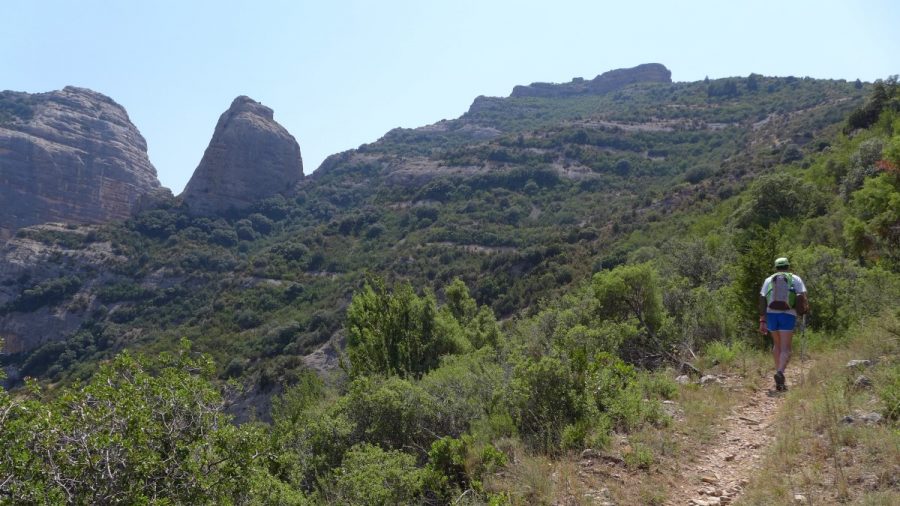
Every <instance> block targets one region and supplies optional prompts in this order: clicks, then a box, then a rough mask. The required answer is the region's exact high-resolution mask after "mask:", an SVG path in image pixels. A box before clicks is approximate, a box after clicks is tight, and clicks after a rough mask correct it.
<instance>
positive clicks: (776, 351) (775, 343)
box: [770, 330, 782, 371]
mask: <svg viewBox="0 0 900 506" xmlns="http://www.w3.org/2000/svg"><path fill="white" fill-rule="evenodd" d="M781 332H782V331H780V330H773V331H771V332H770V334H772V358H773V359H774V360H775V370H776V371H780V370H781V369H780V368H779V366H780V365H781Z"/></svg>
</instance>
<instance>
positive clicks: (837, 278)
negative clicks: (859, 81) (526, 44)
mask: <svg viewBox="0 0 900 506" xmlns="http://www.w3.org/2000/svg"><path fill="white" fill-rule="evenodd" d="M751 82H754V83H755V84H754V85H750V83H751ZM793 85H796V86H793ZM658 86H661V85H660V84H659V83H650V84H638V85H629V86H626V87H624V88H622V89H621V90H618V91H615V92H612V94H613V95H615V94H618V93H622V94H629V95H630V96H632V97H637V98H635V102H636V103H639V104H644V105H643V107H647V108H650V109H652V110H658V109H660V108H661V107H662V106H661V104H662V102H660V101H659V100H658V97H657V98H653V97H654V96H655V95H654V93H656V92H655V91H654V90H655V89H656V87H658ZM662 86H674V87H675V88H676V90H677V89H679V86H681V87H683V89H682V91H684V92H685V94H686V96H687V97H688V98H687V99H685V100H686V102H687V103H688V104H690V106H689V107H688V109H691V108H694V107H697V106H698V104H700V103H702V102H705V103H706V104H707V105H706V106H705V107H706V110H707V112H708V113H709V114H710V115H711V117H712V116H715V117H717V118H723V117H726V118H727V117H735V118H737V117H738V116H740V115H742V114H746V111H744V112H740V111H743V110H744V108H749V109H751V110H756V109H755V108H757V107H758V108H759V110H758V112H757V113H752V114H749V115H748V116H747V117H746V118H745V119H743V120H738V122H737V124H735V125H731V126H728V127H725V128H722V129H716V128H711V127H710V123H706V122H704V121H703V120H700V119H698V120H697V121H698V122H699V123H697V124H696V125H697V129H695V130H690V129H688V130H683V128H684V126H682V127H680V128H673V129H672V130H671V131H666V130H648V128H650V125H653V128H659V122H660V121H662V120H660V119H659V118H657V119H653V120H651V119H649V114H646V113H644V114H645V116H640V114H641V112H640V109H638V110H636V111H635V110H631V111H629V112H627V114H637V115H638V116H636V117H635V118H638V117H643V118H644V119H635V118H632V119H628V120H626V119H624V118H623V117H621V116H616V115H617V114H626V113H625V112H623V111H624V110H625V109H627V107H626V108H625V109H622V108H621V107H620V106H621V104H619V103H618V102H617V101H616V100H613V98H612V97H610V96H607V95H599V96H595V97H590V98H591V99H592V100H600V101H605V100H609V102H605V103H606V104H607V105H608V109H590V108H589V106H588V105H587V104H588V103H587V102H579V103H580V104H581V105H579V106H578V108H580V109H582V113H578V114H574V115H573V113H572V110H574V108H573V109H568V107H572V106H573V104H572V103H571V102H569V101H570V100H575V101H582V100H586V99H587V97H586V96H581V95H577V96H573V97H565V98H558V97H553V98H544V97H540V98H534V97H528V98H517V97H513V98H509V99H506V100H503V99H500V100H497V101H496V103H497V104H500V107H501V113H502V114H499V113H498V114H496V115H494V116H492V119H491V121H492V122H493V123H492V124H491V125H487V124H481V125H480V127H479V128H493V129H495V130H497V131H498V132H500V135H498V136H495V138H493V139H489V140H487V139H484V138H481V139H479V140H473V139H472V138H471V137H470V136H468V134H465V135H463V136H454V135H455V134H454V135H450V134H446V133H443V134H441V133H439V134H435V133H434V127H433V128H431V129H428V133H427V135H426V136H425V138H424V139H423V140H422V141H421V142H413V141H412V140H411V139H413V138H414V137H404V136H415V135H416V134H415V133H414V132H409V131H399V132H393V133H392V134H389V135H388V136H386V137H385V138H384V139H382V140H380V141H378V142H376V143H373V144H372V145H370V146H364V147H361V148H360V149H359V150H355V151H352V152H349V153H345V154H342V155H339V156H336V157H334V158H332V159H331V160H329V162H328V163H326V164H325V165H323V167H321V168H320V169H319V171H317V175H316V176H315V177H311V178H307V179H305V180H304V181H303V182H302V183H301V184H300V185H298V187H297V189H296V193H295V194H294V195H293V196H292V198H285V197H284V196H283V195H282V196H278V197H274V198H270V199H267V200H265V201H262V202H259V203H257V204H255V205H253V206H251V207H250V208H247V209H244V210H240V211H234V212H231V213H228V215H227V216H225V217H221V218H215V217H196V216H191V215H190V214H188V213H187V212H186V211H185V210H184V209H181V208H168V209H156V210H153V211H149V212H146V213H143V214H141V215H140V216H137V217H135V218H134V219H132V220H129V221H128V222H126V223H125V224H123V225H118V226H104V227H94V228H92V229H90V230H85V229H82V228H78V227H74V228H71V229H69V228H65V227H63V228H62V229H60V228H47V227H44V228H37V229H26V230H25V231H23V232H21V233H19V234H17V236H16V238H14V240H12V241H10V242H9V243H8V244H7V245H6V248H7V249H6V251H5V254H6V255H7V258H18V259H23V260H21V261H19V262H17V263H11V265H12V264H14V265H15V267H13V268H11V269H9V270H8V271H6V273H5V274H4V279H5V280H6V281H4V282H3V283H0V287H2V289H3V290H4V291H3V292H2V293H3V294H5V296H6V297H7V299H5V300H4V301H3V305H2V311H3V315H4V318H6V320H4V321H5V322H6V323H7V324H11V323H14V322H16V321H19V320H18V319H20V318H23V317H26V315H27V314H30V313H34V312H36V311H45V310H46V311H48V312H55V313H58V312H60V311H62V312H72V313H73V314H83V315H84V316H83V318H84V320H83V323H82V324H81V325H80V327H79V329H78V330H77V331H76V332H75V334H74V335H73V336H71V337H69V338H68V339H66V340H65V341H62V340H59V341H53V342H48V343H45V344H43V345H41V346H39V347H38V348H36V349H33V350H30V351H26V350H23V351H21V352H18V353H13V354H9V355H7V356H5V357H4V359H5V360H6V364H7V365H8V366H10V367H9V370H11V371H12V372H14V373H17V374H28V375H35V376H37V377H39V378H43V379H45V380H47V381H44V382H43V384H44V385H46V387H45V388H43V389H41V388H40V387H38V386H36V385H32V387H31V388H30V389H28V390H27V391H26V390H24V389H23V390H20V391H19V392H17V393H16V394H14V395H9V394H8V393H7V392H5V391H0V412H2V413H3V417H2V418H0V423H2V424H4V426H3V429H4V430H0V445H2V446H3V447H4V448H5V449H6V450H7V451H6V452H4V453H3V454H0V455H2V456H0V501H3V500H6V499H9V500H10V501H12V502H38V501H39V500H41V498H43V499H46V498H50V499H51V500H58V501H59V502H62V501H65V500H69V501H74V502H86V503H105V502H112V501H113V500H122V501H125V502H141V501H143V502H149V501H157V500H158V501H171V502H174V503H185V502H191V503H227V502H232V503H267V504H353V505H356V504H359V505H362V504H372V503H373V502H374V503H381V504H463V503H464V504H503V505H508V504H516V505H518V504H607V503H614V504H637V503H643V504H684V503H685V502H688V501H690V502H691V503H693V504H695V505H698V506H699V505H715V504H726V503H731V502H734V503H737V504H779V503H789V502H792V501H793V502H808V503H809V502H822V503H826V504H831V503H845V502H856V503H861V504H894V503H896V502H897V499H898V497H900V487H898V482H897V480H896V476H897V470H898V469H897V443H898V441H897V435H898V431H897V420H898V416H900V415H898V413H900V403H898V398H900V396H898V392H900V384H898V380H897V379H898V367H900V366H898V363H897V358H898V344H897V336H898V332H900V323H898V319H900V314H898V312H897V308H898V307H900V257H898V254H897V252H898V251H900V233H898V231H900V169H898V167H900V85H898V84H897V81H896V78H892V79H889V80H887V81H885V82H881V81H879V82H876V83H874V84H873V85H871V89H870V90H867V91H869V92H870V93H869V96H868V98H866V99H864V100H863V98H862V97H859V96H858V95H857V93H858V92H857V91H856V87H854V86H852V85H848V84H847V83H835V82H817V81H813V80H796V79H774V78H763V77H761V76H751V77H750V78H748V79H747V80H746V82H745V81H744V80H737V79H735V80H731V81H720V82H717V81H713V82H710V83H702V84H701V83H688V84H684V85H678V84H672V85H669V84H664V85H662ZM742 86H746V88H744V87H742ZM779 86H784V87H787V88H791V87H792V86H793V90H794V92H796V93H798V94H797V95H796V96H794V98H795V100H794V101H789V102H788V103H791V104H801V105H802V106H800V105H795V106H792V107H795V108H790V107H788V108H787V109H786V111H787V112H785V113H784V114H785V116H784V117H779V116H777V115H776V116H772V111H769V110H768V109H767V108H765V107H763V104H768V103H770V101H771V100H775V97H777V95H778V94H779V93H782V95H781V96H782V97H792V96H793V95H791V93H792V92H787V91H785V90H784V89H781V88H779ZM864 88H865V87H864ZM691 90H693V91H691ZM703 90H705V91H703ZM751 90H752V91H751ZM758 92H762V93H764V94H759V95H754V93H758ZM666 96H668V95H666ZM598 97H599V98H598ZM754 97H755V98H754ZM812 97H818V98H812ZM845 99H846V100H845ZM557 100H559V101H560V102H556V104H557V106H558V107H557V108H552V107H551V105H552V103H553V102H552V101H557ZM521 101H525V102H524V103H523V102H521ZM535 101H536V102H535ZM666 103H668V102H666ZM617 104H618V105H617ZM848 104H855V105H856V107H854V108H852V109H850V110H847V111H846V115H844V116H843V117H840V118H837V119H834V120H833V121H832V120H831V119H830V118H832V116H834V115H837V114H838V113H836V112H833V111H835V110H837V111H840V110H842V108H844V107H848ZM528 105H535V106H536V108H537V109H541V110H543V111H548V112H547V115H544V114H538V115H536V116H535V117H534V118H533V119H534V123H533V124H534V125H536V126H533V127H529V128H530V129H521V130H516V127H515V125H516V123H515V122H513V121H506V120H505V119H504V116H503V115H504V114H518V113H511V112H510V111H513V110H516V111H522V110H524V109H527V107H525V106H528ZM781 107H787V106H786V105H784V104H782V106H781ZM835 108H837V109H835ZM648 110H649V109H648ZM591 111H593V112H591ZM603 111H607V112H603ZM729 111H730V112H729ZM763 113H765V115H764V116H761V115H763ZM731 115H735V116H731ZM522 119H523V120H525V119H526V118H525V116H524V115H523V116H522ZM669 119H672V120H674V121H676V122H681V123H680V124H682V125H683V124H684V123H683V122H685V121H687V119H686V118H684V117H680V116H679V117H673V118H669ZM454 121H455V122H457V123H456V124H460V123H462V124H463V125H462V126H461V127H460V128H459V129H458V130H461V129H463V128H466V125H467V124H468V125H472V124H473V123H466V122H468V121H470V120H469V119H467V118H466V117H464V118H460V119H459V120H454ZM572 121H575V122H577V126H575V127H572V126H571V124H570V122H572ZM592 121H593V122H595V123H601V124H604V125H605V123H602V122H610V121H615V122H617V123H616V125H615V126H616V128H614V129H613V130H611V131H608V130H604V129H601V128H594V129H589V128H587V127H586V126H585V125H586V124H589V123H590V122H592ZM627 125H631V126H634V127H635V128H633V129H632V130H627V129H626V128H625V127H626V126H627ZM703 125H705V126H703ZM701 126H702V128H701ZM472 128H473V127H470V128H469V131H471V129H472ZM504 129H508V130H507V131H505V133H504ZM807 130H809V131H811V132H814V133H812V134H810V135H806V131H807ZM420 133H421V132H420ZM398 136H400V137H398ZM401 137H402V138H405V139H406V140H405V141H403V142H400V141H399V139H400V138H401ZM772 139H778V140H779V141H781V142H783V143H784V142H785V141H786V140H787V139H790V140H791V141H793V142H792V144H793V146H791V145H790V144H786V143H785V144H777V143H773V140H772ZM676 141H678V142H676ZM651 150H652V152H653V155H652V156H651ZM607 151H608V152H607ZM676 155H677V156H676ZM544 156H546V158H544ZM612 156H618V157H619V158H618V159H617V161H616V162H615V164H614V166H613V167H612V168H609V167H608V166H607V165H605V164H603V163H601V162H602V161H603V160H604V157H612ZM598 160H600V161H598ZM682 160H686V161H685V162H684V163H683V165H682V164H681V161H682ZM619 161H622V162H623V163H622V164H621V165H620V164H619ZM713 161H716V162H717V163H716V164H715V165H713V166H711V167H707V168H706V169H702V170H700V169H698V170H697V172H696V173H693V172H692V171H693V170H694V167H696V166H698V165H696V164H698V163H701V162H703V163H706V164H712V162H713ZM594 162H596V163H597V165H596V167H603V168H602V169H596V170H595V169H594V166H593V165H591V163H594ZM567 163H568V164H569V167H572V166H573V165H575V164H576V163H579V164H581V165H583V166H585V167H588V169H587V170H581V171H577V173H578V174H579V176H577V177H576V176H574V175H571V174H566V173H565V172H564V170H563V169H565V168H566V164H567ZM619 165H620V166H619ZM616 166H619V167H618V168H617V167H616ZM617 170H618V172H617ZM573 174H574V172H573ZM411 179H413V180H416V181H418V182H417V183H415V184H412V183H410V184H406V185H404V184H401V183H403V182H404V181H410V180H411ZM23 248H33V249H38V248H43V252H42V254H41V255H38V257H39V258H40V262H41V264H40V266H39V267H40V268H39V269H37V268H33V267H32V266H31V265H33V264H30V263H29V261H28V260H27V259H28V258H29V257H30V256H32V255H30V254H29V253H27V250H26V249H23ZM17 252H18V253H17ZM781 256H786V257H788V258H790V263H791V269H792V271H794V272H796V273H798V274H800V275H801V276H802V277H803V279H804V280H805V281H806V283H807V284H806V286H807V288H808V295H809V299H810V301H811V306H812V311H811V313H810V314H809V315H808V318H807V319H806V321H805V322H804V323H805V324H806V325H805V327H801V329H802V331H800V332H798V333H797V336H796V340H795V348H794V350H795V352H796V355H795V359H794V361H793V362H792V363H791V364H790V366H789V367H788V371H787V376H788V387H789V391H788V392H787V393H784V392H776V391H775V390H771V391H766V390H767V386H769V385H771V384H772V365H771V360H772V359H771V356H770V354H769V352H768V351H767V350H766V348H767V346H766V344H765V337H763V336H761V335H760V334H759V333H758V331H757V328H758V327H756V325H755V323H756V317H757V310H758V308H757V300H758V293H759V286H760V282H761V280H762V279H764V278H765V277H766V276H767V275H768V274H770V273H771V270H772V263H773V259H774V258H776V257H781ZM100 259H102V260H100ZM101 262H103V263H104V265H103V267H102V268H101V267H100V263H101ZM0 265H2V264H0ZM65 265H69V266H71V268H72V271H74V272H78V274H77V276H75V279H72V278H66V277H60V274H59V273H62V272H64V270H57V271H56V272H57V274H54V273H51V274H49V275H47V276H46V277H42V276H43V272H44V271H49V270H50V269H51V268H53V267H54V266H57V269H61V267H59V266H65ZM473 295H474V297H473ZM79 312H80V313H79ZM497 316H500V317H501V318H502V319H501V320H500V321H498V320H497ZM801 329H798V330H801ZM182 336H184V337H188V338H189V339H190V340H191V341H193V344H191V343H190V342H189V341H188V340H181V339H180V338H181V337H182ZM176 341H180V342H178V343H176ZM321 343H327V344H325V345H322V344H321ZM192 346H193V348H192ZM122 348H128V349H129V351H128V352H124V353H120V354H118V355H117V356H116V357H115V358H114V359H112V360H108V361H105V365H104V366H103V367H101V368H100V369H99V371H97V372H96V374H94V373H95V371H96V368H94V367H93V364H95V363H96V362H97V361H99V360H103V359H106V358H108V357H111V356H112V355H114V354H115V352H116V351H118V350H120V349H122ZM135 349H137V350H138V351H142V352H145V353H142V354H135V353H134V351H133V350H135ZM198 350H199V351H207V352H209V354H204V355H200V354H197V353H196V352H197V351H198ZM798 355H799V356H798ZM338 357H340V358H339V359H338ZM850 359H853V360H854V361H853V362H851V361H850ZM338 361H340V363H341V368H340V369H335V363H336V362H338ZM310 367H314V368H315V367H317V368H319V369H318V371H316V372H313V371H310V370H309V368H310ZM73 378H78V379H82V378H83V379H85V382H84V383H75V384H68V385H67V384H66V383H67V380H70V379H73ZM231 378H234V379H237V381H235V382H224V381H222V380H223V379H231ZM12 382H13V383H17V382H18V379H17V378H13V381H12ZM236 387H237V388H243V393H242V394H238V395H236V394H235V392H234V390H233V389H234V388H236ZM272 394H275V395H272ZM270 398H271V399H274V400H273V401H272V404H271V406H269V405H268V404H266V402H267V399H270ZM229 411H230V412H231V413H237V414H238V417H237V418H231V417H229V416H228V415H226V414H225V413H227V412H229ZM252 414H257V415H260V416H262V417H266V416H268V417H269V418H267V420H268V421H270V422H271V423H261V424H258V423H244V424H239V425H233V424H229V423H227V422H228V421H229V420H238V421H246V420H247V417H248V416H249V415H252ZM760 462H762V464H760Z"/></svg>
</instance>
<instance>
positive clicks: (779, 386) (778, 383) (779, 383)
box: [775, 371, 787, 392]
mask: <svg viewBox="0 0 900 506" xmlns="http://www.w3.org/2000/svg"><path fill="white" fill-rule="evenodd" d="M775 390H777V391H779V392H784V391H785V390H787V385H785V384H784V373H783V372H781V371H777V372H776V373H775Z"/></svg>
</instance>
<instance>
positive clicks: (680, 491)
mask: <svg viewBox="0 0 900 506" xmlns="http://www.w3.org/2000/svg"><path fill="white" fill-rule="evenodd" d="M810 365H811V364H810V363H809V362H808V361H807V362H806V364H804V370H808V369H809V367H810ZM786 375H787V380H788V381H787V383H788V385H789V386H790V385H796V384H798V383H799V382H800V377H801V371H800V364H799V362H798V363H796V364H791V367H789V368H788V370H787V373H786ZM770 388H771V387H770ZM782 401H783V395H782V394H780V393H775V391H774V389H760V390H759V391H757V392H755V393H753V394H752V395H750V397H749V398H748V399H746V400H745V401H744V402H743V403H741V404H740V405H738V406H737V407H735V408H734V409H733V410H732V411H731V414H730V415H728V416H727V417H726V418H725V420H726V424H725V426H724V427H723V428H722V430H721V431H720V433H719V436H718V438H717V439H716V440H715V441H713V443H712V444H711V445H710V446H709V447H708V448H707V449H706V450H705V451H703V452H702V453H701V454H700V455H699V456H698V458H697V461H696V462H695V463H691V464H688V465H687V466H685V468H683V473H682V477H681V479H680V480H679V482H680V483H681V485H680V486H679V487H678V488H677V489H676V490H675V491H674V493H673V494H672V495H673V496H672V497H671V498H670V500H669V501H667V502H666V504H669V505H673V506H674V505H685V504H687V505H694V506H712V505H720V504H730V503H731V502H733V501H735V500H736V499H737V498H739V497H740V495H741V492H742V491H743V488H744V487H745V486H746V485H747V484H748V483H749V480H750V478H751V477H752V476H753V475H754V474H755V473H756V471H757V469H758V468H759V466H760V465H761V463H762V460H763V455H764V453H765V449H766V448H768V447H769V445H770V444H771V443H772V441H773V440H774V438H775V431H774V427H773V424H774V422H775V418H776V416H777V414H778V411H779V408H780V407H781V404H782Z"/></svg>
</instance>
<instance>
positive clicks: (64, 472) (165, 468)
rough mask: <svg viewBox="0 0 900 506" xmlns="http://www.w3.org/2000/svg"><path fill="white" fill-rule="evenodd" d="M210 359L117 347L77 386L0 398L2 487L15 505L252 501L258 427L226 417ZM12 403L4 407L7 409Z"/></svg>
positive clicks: (259, 435) (258, 447)
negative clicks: (150, 355)
mask: <svg viewBox="0 0 900 506" xmlns="http://www.w3.org/2000/svg"><path fill="white" fill-rule="evenodd" d="M213 370H214V367H213V365H212V362H211V361H210V360H209V359H208V358H207V357H200V358H198V359H194V358H191V356H190V352H189V350H188V349H187V347H186V345H183V347H182V348H181V349H180V350H179V351H178V352H177V353H176V354H169V353H163V354H161V355H160V356H159V357H157V358H155V359H153V360H150V359H144V358H141V357H137V358H135V357H132V356H130V355H128V354H122V355H119V356H118V357H116V359H115V360H113V361H112V362H111V363H109V364H107V365H105V366H103V367H102V368H101V369H100V371H99V372H97V373H96V374H95V375H94V376H93V377H92V378H91V381H90V383H89V384H87V385H86V386H84V387H83V388H80V389H77V390H73V389H68V388H63V389H61V390H60V391H58V392H55V393H54V395H53V396H52V398H50V399H48V400H44V397H43V396H42V395H41V394H40V392H39V391H38V388H37V387H36V386H34V385H31V394H29V395H28V396H27V397H26V398H24V399H18V400H17V401H16V402H15V403H13V404H9V405H7V406H3V404H4V402H7V401H8V400H9V399H8V397H6V394H5V393H0V410H2V411H3V412H4V419H3V430H0V445H2V446H3V448H4V451H3V453H2V454H0V455H2V456H0V476H4V481H3V482H2V483H0V495H2V496H3V497H5V498H11V499H12V502H14V503H17V504H38V503H41V504H43V503H59V504H62V503H64V502H70V503H75V504H113V503H127V504H148V503H160V504H163V503H168V504H213V503H246V502H251V501H250V495H251V493H252V490H253V488H254V487H253V483H254V480H255V478H258V477H260V476H261V475H262V474H264V473H265V471H264V470H263V469H262V468H260V467H259V460H258V456H259V455H260V454H261V452H262V446H261V444H260V443H261V442H262V440H263V436H262V433H261V432H260V429H259V428H258V427H254V426H251V425H244V426H241V427H238V426H235V425H233V424H231V423H230V420H229V418H228V417H227V416H225V415H224V414H223V412H222V408H223V402H222V398H221V395H220V393H219V391H218V390H217V389H216V388H215V387H214V386H213V384H212V379H213V378H212V373H213ZM4 408H8V409H4Z"/></svg>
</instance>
